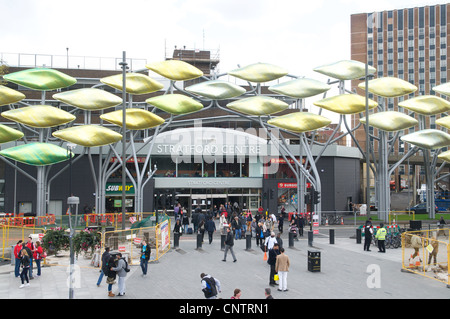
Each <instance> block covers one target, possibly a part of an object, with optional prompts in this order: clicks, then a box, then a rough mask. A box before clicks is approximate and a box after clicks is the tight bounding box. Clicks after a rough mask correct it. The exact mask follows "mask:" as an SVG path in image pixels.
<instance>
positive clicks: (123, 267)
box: [111, 253, 130, 296]
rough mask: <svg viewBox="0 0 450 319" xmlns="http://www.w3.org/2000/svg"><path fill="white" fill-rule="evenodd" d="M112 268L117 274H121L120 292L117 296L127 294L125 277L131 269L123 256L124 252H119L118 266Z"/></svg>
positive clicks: (119, 281)
mask: <svg viewBox="0 0 450 319" xmlns="http://www.w3.org/2000/svg"><path fill="white" fill-rule="evenodd" d="M111 270H112V271H115V272H116V273H117V276H119V280H118V284H119V294H118V295H117V296H123V295H125V277H126V276H127V273H128V272H129V271H130V268H129V266H128V263H127V261H126V260H125V258H122V253H118V254H117V267H111Z"/></svg>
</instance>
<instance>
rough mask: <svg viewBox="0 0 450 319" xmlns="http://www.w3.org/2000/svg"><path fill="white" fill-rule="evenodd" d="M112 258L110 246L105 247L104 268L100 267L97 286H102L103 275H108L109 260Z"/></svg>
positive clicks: (103, 255)
mask: <svg viewBox="0 0 450 319" xmlns="http://www.w3.org/2000/svg"><path fill="white" fill-rule="evenodd" d="M110 258H111V255H110V254H109V247H105V251H104V252H103V254H102V268H101V269H100V275H99V276H98V280H97V287H100V284H101V282H102V280H103V276H104V275H105V274H106V275H107V276H108V268H107V267H108V261H109V259H110Z"/></svg>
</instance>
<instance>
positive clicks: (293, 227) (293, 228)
mask: <svg viewBox="0 0 450 319" xmlns="http://www.w3.org/2000/svg"><path fill="white" fill-rule="evenodd" d="M289 233H292V234H294V239H295V240H298V227H297V225H295V224H293V225H290V226H289Z"/></svg>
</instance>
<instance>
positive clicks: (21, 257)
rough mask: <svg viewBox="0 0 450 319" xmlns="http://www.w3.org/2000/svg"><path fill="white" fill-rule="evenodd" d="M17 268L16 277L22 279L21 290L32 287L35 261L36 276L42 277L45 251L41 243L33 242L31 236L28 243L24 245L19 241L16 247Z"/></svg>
mask: <svg viewBox="0 0 450 319" xmlns="http://www.w3.org/2000/svg"><path fill="white" fill-rule="evenodd" d="M13 252H14V257H15V267H14V275H15V276H16V278H18V277H20V281H21V285H20V286H19V288H24V287H28V286H30V280H31V279H34V276H33V261H34V262H35V263H36V268H37V273H36V276H37V277H39V276H41V261H42V259H43V258H45V253H44V249H43V248H42V246H41V243H40V241H36V243H34V242H33V238H32V237H31V236H29V237H28V239H27V242H26V243H24V242H23V241H22V240H19V241H18V242H17V243H16V245H15V247H14V250H13Z"/></svg>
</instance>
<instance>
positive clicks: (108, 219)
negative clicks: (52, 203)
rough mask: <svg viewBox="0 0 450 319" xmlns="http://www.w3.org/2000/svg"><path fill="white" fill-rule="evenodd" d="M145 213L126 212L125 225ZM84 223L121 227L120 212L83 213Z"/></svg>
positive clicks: (127, 225) (88, 225) (91, 225)
mask: <svg viewBox="0 0 450 319" xmlns="http://www.w3.org/2000/svg"><path fill="white" fill-rule="evenodd" d="M143 214H145V213H126V215H125V216H126V218H125V227H126V228H127V227H130V226H131V225H132V224H133V223H134V222H136V221H140V220H142V218H143ZM81 216H82V218H83V221H84V223H85V225H86V226H85V227H86V228H87V227H96V226H97V227H98V226H103V227H114V228H121V226H122V213H110V214H85V215H81Z"/></svg>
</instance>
